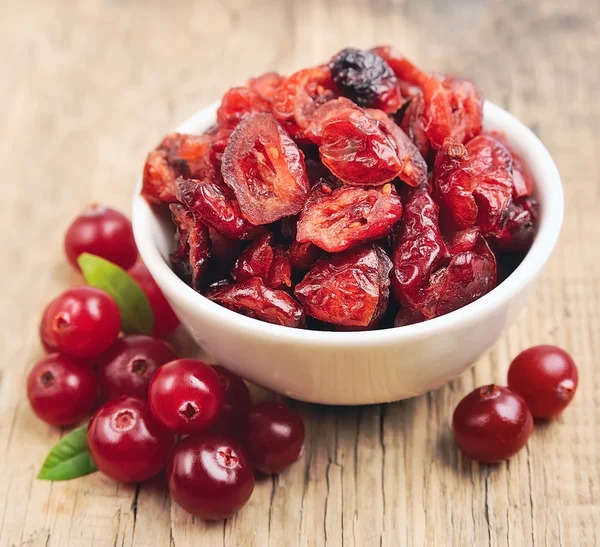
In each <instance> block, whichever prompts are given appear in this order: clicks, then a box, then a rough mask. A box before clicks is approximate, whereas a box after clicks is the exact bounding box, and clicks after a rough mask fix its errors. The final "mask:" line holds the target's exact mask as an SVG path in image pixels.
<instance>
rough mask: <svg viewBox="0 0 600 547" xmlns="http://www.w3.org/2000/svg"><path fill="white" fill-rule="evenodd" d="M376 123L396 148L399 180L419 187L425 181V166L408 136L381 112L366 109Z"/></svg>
mask: <svg viewBox="0 0 600 547" xmlns="http://www.w3.org/2000/svg"><path fill="white" fill-rule="evenodd" d="M367 112H368V113H369V114H370V115H371V116H373V118H375V119H376V120H377V121H378V122H379V126H380V127H381V129H382V130H383V132H384V133H385V134H386V135H387V136H388V138H389V139H390V141H391V142H392V144H393V145H394V146H395V148H396V153H397V154H398V158H399V159H400V163H401V167H400V174H399V175H398V176H399V177H400V179H401V180H402V181H404V182H406V184H409V185H410V186H419V185H421V184H424V183H425V182H426V181H427V164H426V163H425V160H424V159H423V156H421V153H420V152H419V150H418V149H417V147H416V146H415V144H414V143H413V142H412V141H411V140H410V138H409V137H408V135H407V134H406V133H405V132H404V131H402V129H400V127H398V125H396V123H395V122H394V121H393V120H392V119H391V118H390V117H389V116H388V115H387V114H386V113H385V112H383V111H382V110H375V109H367Z"/></svg>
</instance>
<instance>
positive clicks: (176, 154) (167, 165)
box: [142, 133, 211, 203]
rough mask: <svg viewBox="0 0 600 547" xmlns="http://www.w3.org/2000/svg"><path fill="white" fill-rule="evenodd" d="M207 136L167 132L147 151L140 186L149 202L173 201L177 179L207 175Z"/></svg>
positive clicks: (208, 138)
mask: <svg viewBox="0 0 600 547" xmlns="http://www.w3.org/2000/svg"><path fill="white" fill-rule="evenodd" d="M210 142H211V138H210V137H208V136H198V135H185V134H180V133H171V134H169V135H167V136H166V137H165V138H164V139H163V140H162V142H161V143H160V144H159V145H158V146H157V147H156V149H155V150H153V151H152V152H150V154H149V155H148V159H147V161H146V165H145V166H144V176H143V185H142V195H143V196H144V197H145V198H146V199H147V200H148V201H149V202H151V203H173V202H175V201H177V198H176V195H175V194H176V190H175V181H176V179H177V177H180V176H183V177H193V176H200V175H203V174H205V173H206V172H208V170H209V164H208V160H207V152H208V148H209V144H210Z"/></svg>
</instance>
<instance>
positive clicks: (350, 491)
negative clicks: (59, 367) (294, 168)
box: [0, 0, 600, 547]
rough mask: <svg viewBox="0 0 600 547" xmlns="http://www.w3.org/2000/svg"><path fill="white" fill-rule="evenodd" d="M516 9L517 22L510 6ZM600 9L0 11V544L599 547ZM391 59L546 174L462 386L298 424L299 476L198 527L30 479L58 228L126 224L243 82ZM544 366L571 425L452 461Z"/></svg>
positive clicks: (257, 6) (364, 5)
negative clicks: (181, 135) (504, 321)
mask: <svg viewBox="0 0 600 547" xmlns="http://www.w3.org/2000/svg"><path fill="white" fill-rule="evenodd" d="M526 4H527V5H526ZM599 21H600V3H598V2H597V1H593V0H570V1H568V2H565V1H564V0H544V1H543V2H542V1H539V2H535V1H531V2H528V3H526V2H520V1H519V0H510V1H508V0H505V1H502V0H497V1H491V0H490V1H486V0H459V1H453V2H450V1H448V2H446V1H445V0H371V1H362V0H301V1H291V0H285V1H284V0H278V1H269V0H247V1H238V2H236V1H235V0H221V1H220V2H214V3H209V2H191V1H186V0H171V1H170V2H167V1H162V2H161V1H158V0H144V1H141V0H123V1H116V0H79V1H75V0H72V1H68V0H58V1H56V2H48V1H45V0H26V1H25V0H22V1H20V2H18V1H16V0H14V1H10V0H6V1H5V2H3V3H2V15H1V16H0V51H1V52H2V54H1V55H0V74H1V80H2V84H1V85H0V142H1V146H0V185H1V188H2V198H1V199H2V201H1V204H2V214H1V215H0V227H1V229H0V234H1V235H0V238H1V241H0V286H1V289H0V290H1V291H2V299H1V304H2V307H1V311H0V318H1V319H0V321H1V323H0V326H1V329H0V351H1V352H2V358H1V361H0V466H1V469H0V545H1V546H2V547H4V546H13V545H15V546H17V545H36V546H57V547H65V546H74V547H83V546H105V545H107V546H109V545H110V546H112V545H119V546H121V545H123V546H130V545H140V546H141V545H144V546H150V547H162V546H169V545H173V546H177V547H184V546H198V545H207V546H218V545H227V546H233V545H244V546H246V545H256V546H260V547H262V546H267V545H271V546H275V547H280V546H283V547H287V546H292V545H332V546H340V545H357V546H361V547H362V546H371V545H390V546H397V545H402V546H405V545H406V546H413V545H414V546H422V545H427V546H431V545H433V546H438V545H440V546H444V545H449V546H483V545H491V546H505V545H511V546H515V547H525V546H530V545H544V546H549V547H554V546H564V547H568V546H577V547H583V546H592V545H598V544H600V413H599V411H598V406H599V404H600V395H599V392H600V363H598V355H599V354H600V312H599V307H598V305H599V303H600V283H599V282H600V272H599V265H600V256H599V254H598V250H599V249H600V230H599V229H598V222H599V218H600V207H599V203H600V160H599V157H600V153H599V151H600V131H599V127H600V106H599V104H600V102H599V101H598V90H599V89H600V71H599V58H600V28H599ZM386 42H389V43H392V44H394V45H395V46H397V47H398V48H399V49H400V50H401V51H404V52H405V53H406V54H407V55H408V56H409V57H411V58H413V59H414V60H415V61H416V62H418V63H419V64H421V65H422V66H423V67H424V68H426V69H428V70H430V69H438V70H442V71H447V72H452V73H458V74H465V75H470V76H471V77H472V78H473V79H474V80H475V81H476V82H477V84H478V85H479V87H480V88H481V89H482V90H483V91H484V92H485V94H486V96H487V97H488V98H490V99H491V100H493V101H495V102H497V103H499V104H500V105H502V106H504V107H505V108H507V109H508V110H509V111H510V112H512V113H513V114H514V115H516V116H517V117H519V118H520V119H521V120H523V121H524V122H525V123H526V124H527V125H529V126H530V127H531V128H532V129H533V130H534V131H535V132H536V133H537V134H538V135H539V137H540V138H541V139H542V141H544V143H545V144H546V145H547V147H548V148H549V150H550V152H551V153H552V154H553V156H554V158H555V160H556V162H557V164H558V167H559V169H560V171H561V174H562V177H563V180H564V185H565V193H566V203H567V211H566V222H565V226H564V230H563V233H562V237H561V240H560V244H559V246H558V248H557V250H556V252H555V254H554V256H553V258H552V260H551V262H550V264H549V265H548V266H547V268H546V269H545V271H544V275H543V278H542V279H541V280H540V282H539V283H538V285H537V289H536V291H535V294H534V295H533V297H532V298H531V302H530V304H529V306H528V308H527V311H526V312H525V314H524V315H523V316H522V317H521V319H520V321H519V322H518V323H517V324H516V325H515V326H514V327H513V328H511V329H510V330H509V331H508V332H507V333H506V334H505V335H504V337H503V338H502V339H501V340H500V341H499V342H498V343H497V344H496V346H495V347H494V348H493V350H492V351H491V352H490V353H489V354H488V355H486V356H485V357H483V358H482V359H481V360H480V361H479V362H478V363H477V364H476V366H475V367H474V368H473V369H472V370H471V371H469V372H467V373H466V374H464V375H463V376H462V377H461V378H457V379H456V380H454V381H453V382H451V383H450V384H449V385H447V386H446V387H444V388H442V389H440V390H438V391H436V392H434V393H429V394H427V395H424V396H422V397H418V398H415V399H413V400H408V401H403V402H399V403H396V404H389V405H382V406H372V407H363V408H327V407H320V406H314V405H305V404H299V403H294V406H295V407H296V408H298V409H299V411H300V412H301V413H302V414H303V415H304V416H305V418H306V423H307V443H306V452H305V456H304V458H303V460H302V461H301V462H300V463H298V464H296V465H295V466H293V467H292V468H290V469H289V470H288V471H287V472H285V473H283V474H282V475H280V476H279V477H276V478H274V479H273V480H266V481H262V482H260V483H258V485H257V488H256V491H255V493H254V496H253V497H252V499H251V501H250V503H249V504H248V506H247V507H246V508H245V509H244V510H243V511H242V512H241V513H240V514H239V515H238V516H236V517H235V518H233V519H232V520H231V521H229V522H226V523H217V524H205V523H203V522H201V521H200V520H198V519H194V518H192V517H191V516H190V515H188V514H186V513H185V512H184V511H183V510H181V509H180V508H178V507H176V506H175V505H174V504H171V502H170V500H169V497H168V496H167V494H166V493H165V490H164V488H163V487H162V486H161V485H160V484H159V482H160V481H157V483H155V484H144V485H142V486H140V487H137V488H136V487H135V486H124V485H121V484H116V483H114V482H112V481H110V480H108V479H106V478H104V477H103V476H101V475H100V474H95V475H92V476H89V477H85V478H82V479H78V480H74V481H70V482H65V483H49V482H42V481H38V480H36V478H35V477H36V474H37V472H38V470H39V467H40V464H41V462H42V460H43V458H44V456H45V454H46V453H47V451H48V449H49V448H50V447H51V446H52V445H53V444H54V443H55V442H56V441H57V440H58V439H59V438H60V436H61V434H62V432H61V431H60V430H57V429H54V428H50V427H47V426H46V425H44V424H43V423H41V422H40V421H38V420H37V419H35V417H34V416H33V414H32V412H31V410H30V408H29V406H28V404H27V401H26V398H25V394H24V386H25V379H26V375H27V371H28V370H29V368H30V367H31V365H32V364H33V363H34V362H35V360H36V359H37V358H39V357H40V356H41V350H40V347H39V343H38V337H37V326H38V321H39V316H40V311H41V309H42V306H43V304H44V302H47V301H48V300H49V299H50V298H51V297H52V296H53V295H55V294H56V293H58V292H59V291H60V290H61V289H62V288H64V287H65V286H67V285H68V283H69V282H70V280H71V275H72V274H71V273H70V270H69V267H68V266H67V264H66V262H65V260H64V257H63V254H62V250H61V245H62V237H63V233H64V230H65V227H66V226H67V224H68V223H69V221H70V219H71V218H72V217H73V216H74V215H75V214H76V213H77V212H78V211H79V210H80V209H81V208H82V207H83V205H84V204H86V203H89V202H92V201H97V202H102V203H107V204H111V205H113V206H116V207H119V208H121V209H123V210H128V209H129V207H130V202H131V194H132V190H133V186H134V184H135V181H136V177H137V176H138V175H139V173H140V170H141V166H142V163H143V161H144V156H145V154H146V152H147V151H148V150H149V149H150V148H151V147H152V146H154V145H155V143H156V142H157V141H158V140H159V139H160V137H161V136H162V135H163V133H166V132H167V131H168V130H170V129H171V128H172V127H174V125H176V123H177V122H179V121H181V120H182V119H184V118H186V117H187V116H188V115H190V114H191V113H193V112H195V111H196V110H197V109H199V108H200V107H202V106H204V105H206V104H208V103H210V102H212V101H214V100H216V99H217V98H218V97H219V96H220V95H221V94H222V93H223V91H224V90H225V89H227V88H228V87H230V86H233V85H235V84H239V83H242V82H244V81H246V79H247V78H248V77H249V76H251V75H256V74H258V73H261V72H264V71H269V70H278V71H281V72H290V71H293V70H295V69H297V68H300V67H304V66H307V65H311V64H316V63H318V62H321V61H323V60H326V59H327V58H328V57H329V56H330V55H331V54H333V53H334V52H336V51H337V50H338V49H340V48H341V47H342V46H345V45H356V46H370V45H374V44H378V43H386ZM538 343H554V344H558V345H560V346H562V347H564V348H566V349H567V350H569V351H570V352H572V354H573V355H574V356H575V359H576V361H577V363H578V365H579V370H580V386H579V391H578V393H577V396H576V398H575V401H574V403H573V404H572V406H571V407H570V408H569V409H568V410H567V411H566V412H565V413H564V415H563V416H562V417H560V418H559V419H558V420H555V421H554V422H553V423H552V424H548V425H541V426H539V427H537V428H536V430H535V432H534V434H533V436H532V438H531V439H530V441H529V443H528V445H527V448H526V449H525V450H523V451H522V452H521V453H519V454H518V455H517V456H516V457H515V458H513V459H512V460H510V462H507V463H505V464H502V465H498V466H494V467H487V466H479V465H477V464H475V463H471V462H469V461H465V460H463V459H462V458H460V456H459V454H458V453H457V450H456V448H455V446H454V444H453V442H452V439H451V434H450V429H449V421H450V418H451V414H452V411H453V408H454V406H455V405H456V404H457V402H458V401H459V400H460V399H461V398H462V397H463V396H464V395H465V394H466V393H467V392H469V391H470V390H471V389H473V387H474V386H477V385H481V384H484V383H489V382H492V381H495V382H499V383H503V382H504V381H505V377H506V370H507V367H508V364H509V362H510V359H511V358H512V357H513V356H514V355H516V354H517V353H518V352H519V351H520V350H522V349H524V348H526V347H528V346H530V345H532V344H538Z"/></svg>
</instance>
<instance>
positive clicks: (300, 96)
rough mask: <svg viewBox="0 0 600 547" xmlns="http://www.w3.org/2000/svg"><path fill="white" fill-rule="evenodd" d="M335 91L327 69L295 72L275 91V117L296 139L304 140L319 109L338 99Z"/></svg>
mask: <svg viewBox="0 0 600 547" xmlns="http://www.w3.org/2000/svg"><path fill="white" fill-rule="evenodd" d="M334 88H335V86H334V84H333V80H332V79H331V71H330V70H329V67H327V66H318V67H315V68H308V69H304V70H300V71H298V72H295V73H294V74H292V75H291V76H289V77H288V78H286V79H285V80H284V81H283V83H282V84H281V85H280V86H279V88H278V89H277V91H276V92H275V96H274V97H273V105H272V112H273V116H275V118H276V119H277V121H278V122H279V123H280V124H282V125H283V127H284V128H285V129H286V131H287V132H288V133H289V134H290V135H291V136H292V137H294V138H302V137H303V132H304V129H306V127H307V126H308V124H309V123H310V119H311V118H312V115H313V114H314V112H315V110H316V109H317V108H318V107H319V106H320V105H322V104H323V103H325V102H327V101H328V100H330V99H333V98H335V97H336V96H337V93H335V92H334Z"/></svg>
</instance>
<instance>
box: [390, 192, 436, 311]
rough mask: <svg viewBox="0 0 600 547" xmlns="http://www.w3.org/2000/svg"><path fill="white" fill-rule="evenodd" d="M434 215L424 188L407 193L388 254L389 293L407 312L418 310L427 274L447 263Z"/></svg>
mask: <svg viewBox="0 0 600 547" xmlns="http://www.w3.org/2000/svg"><path fill="white" fill-rule="evenodd" d="M438 213H439V209H438V206H437V204H436V203H435V201H433V199H432V198H431V196H430V195H429V192H428V191H427V190H426V189H425V188H415V189H414V190H410V191H409V192H408V193H407V198H406V199H405V201H404V215H403V221H402V229H401V231H400V235H399V237H398V239H397V240H396V244H395V246H394V249H393V251H392V262H393V264H394V269H393V272H392V290H393V292H394V297H395V298H396V300H397V301H398V303H399V304H401V305H402V306H404V307H406V308H408V309H409V310H417V309H419V308H420V307H421V305H422V303H423V301H424V298H425V289H426V287H427V285H428V283H429V279H430V277H431V274H432V273H433V271H434V270H435V269H436V268H437V267H438V265H440V264H442V263H444V262H446V261H447V260H448V251H447V249H446V244H445V243H444V240H443V239H442V234H441V232H440V229H439V226H438Z"/></svg>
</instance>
